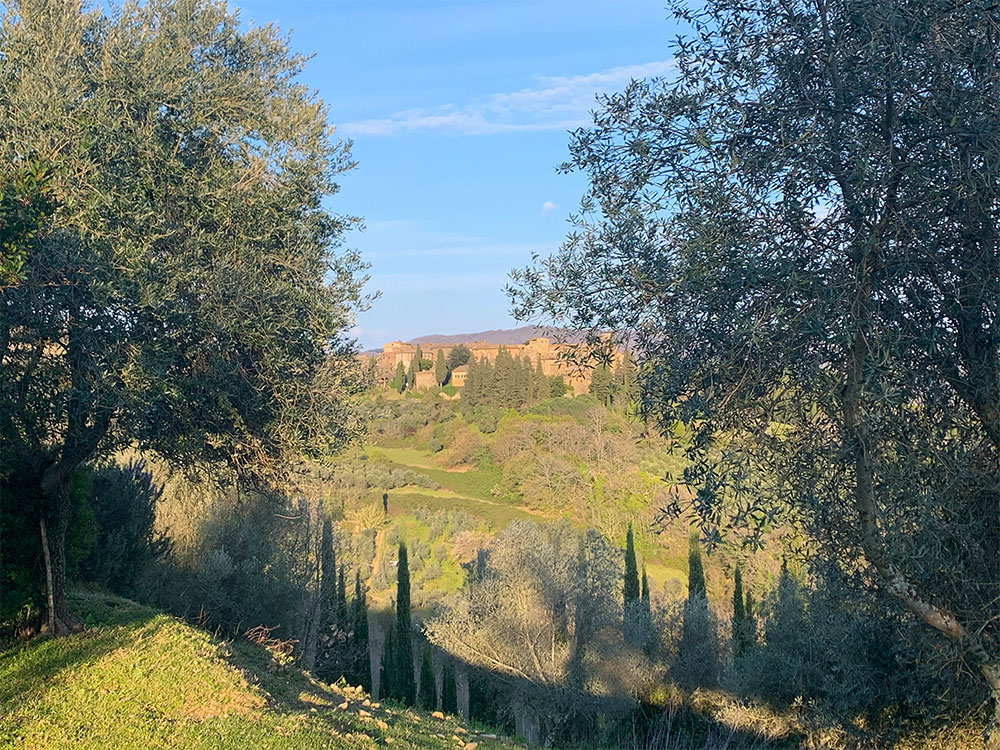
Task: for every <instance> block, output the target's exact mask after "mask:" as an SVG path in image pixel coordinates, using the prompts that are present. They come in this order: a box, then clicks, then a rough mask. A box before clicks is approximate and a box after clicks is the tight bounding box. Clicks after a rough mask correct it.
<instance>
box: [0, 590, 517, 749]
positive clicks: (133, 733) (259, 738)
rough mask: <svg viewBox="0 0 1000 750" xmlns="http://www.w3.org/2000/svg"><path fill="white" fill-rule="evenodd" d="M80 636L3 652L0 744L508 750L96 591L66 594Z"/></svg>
mask: <svg viewBox="0 0 1000 750" xmlns="http://www.w3.org/2000/svg"><path fill="white" fill-rule="evenodd" d="M70 599H71V603H72V605H73V607H74V611H76V612H77V613H79V615H80V616H81V618H82V619H83V620H84V622H85V624H86V625H87V630H86V631H84V632H82V633H77V634H74V635H71V636H68V637H65V638H60V639H35V640H33V641H30V642H27V643H24V644H21V645H18V646H16V647H14V648H13V649H11V650H9V651H5V652H3V653H2V655H0V705H2V706H3V707H4V710H3V714H2V716H0V747H3V748H18V749H19V750H33V749H35V748H39V749H40V748H53V749H54V748H80V749H84V748H94V750H98V749H101V750H103V749H104V748H175V749H177V750H187V749H188V748H206V749H208V748H212V749H213V750H225V749H226V748H234V749H235V748H240V749H242V748H274V749H275V750H279V749H280V750H299V749H300V748H301V749H302V750H306V749H308V750H314V749H315V748H336V749H340V748H369V747H385V746H390V745H391V746H393V747H414V748H457V747H465V748H468V749H469V750H475V748H476V747H479V748H480V749H481V750H487V749H488V748H497V747H504V746H508V747H509V746H510V745H508V744H502V743H500V742H497V741H494V740H491V739H490V738H484V737H482V736H481V735H479V734H477V733H474V732H472V733H470V732H469V731H468V730H467V729H466V727H465V726H463V725H462V723H461V722H459V721H457V720H456V719H455V718H453V717H447V718H435V717H434V716H431V715H429V714H422V713H419V712H416V711H414V710H411V709H406V708H402V707H395V706H388V705H383V704H380V703H377V702H372V701H371V700H370V698H369V697H368V696H367V695H365V694H364V693H363V692H362V691H361V690H359V689H356V688H352V687H350V686H344V685H340V686H338V685H333V686H329V685H325V684H323V683H321V682H318V681H317V680H315V679H312V678H311V677H310V676H308V675H307V674H305V673H303V672H300V671H299V670H298V669H297V668H296V667H294V666H293V665H292V664H290V663H288V662H289V660H288V659H287V658H283V657H282V656H281V654H280V653H276V652H274V651H270V650H268V649H267V648H265V647H264V646H263V645H255V644H253V643H249V642H247V641H246V640H239V641H233V642H227V641H219V640H217V639H215V638H212V637H211V636H209V635H208V634H207V633H205V632H204V631H202V630H199V629H197V628H195V627H192V626H190V625H187V624H185V623H183V622H182V621H180V620H178V619H176V618H174V617H170V616H168V615H166V614H163V613H162V612H158V611H156V610H153V609H150V608H148V607H143V606H140V605H137V604H135V603H133V602H131V601H129V600H127V599H122V598H119V597H116V596H112V595H109V594H104V593H83V592H76V593H74V594H71V597H70Z"/></svg>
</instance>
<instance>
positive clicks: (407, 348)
mask: <svg viewBox="0 0 1000 750" xmlns="http://www.w3.org/2000/svg"><path fill="white" fill-rule="evenodd" d="M456 346H458V344H444V343H441V344H438V343H434V342H429V343H424V344H420V351H421V353H422V354H423V356H424V357H425V358H426V359H429V360H431V361H432V362H433V361H435V360H436V359H437V353H438V351H439V350H441V351H443V352H444V356H445V358H447V357H448V354H449V353H450V352H451V350H452V349H453V348H454V347H456ZM462 346H464V347H466V348H467V349H468V350H469V351H471V352H472V356H473V357H475V358H476V359H479V360H481V359H483V358H486V359H487V360H489V361H490V362H494V361H496V358H497V354H498V353H499V351H500V349H501V346H500V345H497V344H491V343H490V342H488V341H470V342H465V343H463V344H462ZM578 346H580V345H579V344H561V343H553V342H552V341H551V340H550V339H547V338H544V337H540V338H534V339H531V340H529V341H526V342H525V343H523V344H513V345H506V346H503V347H502V348H504V349H506V350H507V352H508V353H509V354H510V355H511V356H512V357H514V358H515V359H517V358H521V359H525V358H526V359H527V360H528V361H529V362H531V364H532V365H533V366H536V367H537V366H538V364H539V363H541V365H542V372H543V373H545V374H546V375H549V376H554V375H562V376H563V379H564V380H565V381H566V384H567V385H568V386H569V387H570V388H571V389H572V390H573V393H574V394H576V395H579V394H581V393H586V392H587V391H588V389H589V388H590V368H581V367H579V366H577V365H575V364H573V363H571V362H569V361H568V359H567V355H569V354H571V353H573V350H574V349H575V348H576V347H578ZM416 353H417V347H416V345H414V344H407V343H406V342H403V341H390V342H389V343H388V344H386V345H385V346H383V347H382V353H381V354H379V355H378V356H377V357H376V366H377V367H378V369H379V370H381V371H382V372H383V373H386V374H389V375H391V373H392V372H394V371H395V369H396V365H397V364H399V363H402V364H403V368H404V369H408V368H409V366H410V361H411V360H412V359H413V357H414V356H415V355H416ZM620 356H621V352H620V351H619V350H616V351H615V353H614V357H613V360H612V366H613V365H614V364H616V363H617V361H618V358H619V357H620ZM460 371H461V372H460ZM433 372H434V371H433V370H426V371H424V372H421V373H418V375H417V385H416V387H417V388H420V389H422V388H431V387H433V386H434V385H435V384H436V381H435V379H434V374H433ZM427 376H429V377H427ZM467 376H468V368H467V367H459V368H457V369H456V370H455V371H454V372H453V373H452V378H451V383H452V385H455V386H457V387H461V386H463V385H464V384H465V378H466V377H467Z"/></svg>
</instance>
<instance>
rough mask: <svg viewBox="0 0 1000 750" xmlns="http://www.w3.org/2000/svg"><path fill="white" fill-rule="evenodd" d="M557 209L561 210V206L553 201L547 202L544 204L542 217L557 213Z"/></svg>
mask: <svg viewBox="0 0 1000 750" xmlns="http://www.w3.org/2000/svg"><path fill="white" fill-rule="evenodd" d="M557 208H559V206H557V205H556V204H555V203H553V202H552V201H545V203H543V204H542V215H543V216H544V215H545V214H547V213H549V212H551V211H555V210H556V209H557Z"/></svg>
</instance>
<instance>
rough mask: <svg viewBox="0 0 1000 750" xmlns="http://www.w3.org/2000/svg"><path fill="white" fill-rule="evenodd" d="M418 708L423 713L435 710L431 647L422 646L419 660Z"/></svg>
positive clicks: (434, 683) (435, 698) (426, 644)
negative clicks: (421, 654) (422, 651)
mask: <svg viewBox="0 0 1000 750" xmlns="http://www.w3.org/2000/svg"><path fill="white" fill-rule="evenodd" d="M419 698H420V707H421V708H423V709H424V710H425V711H433V710H434V709H435V708H437V683H436V682H435V681H434V662H433V660H432V659H431V645H430V644H429V643H425V644H424V653H423V656H421V658H420V694H419Z"/></svg>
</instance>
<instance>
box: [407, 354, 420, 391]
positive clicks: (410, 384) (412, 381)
mask: <svg viewBox="0 0 1000 750" xmlns="http://www.w3.org/2000/svg"><path fill="white" fill-rule="evenodd" d="M419 354H420V347H417V353H416V354H414V355H413V359H411V360H410V368H409V369H408V370H407V371H406V387H407V388H409V389H410V390H411V391H412V390H413V388H414V387H415V386H416V385H417V373H418V372H419V369H418V368H419V367H420V360H419V359H417V357H418V356H419Z"/></svg>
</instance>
